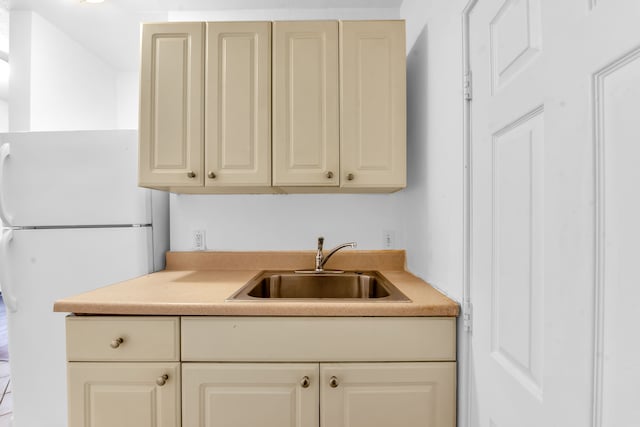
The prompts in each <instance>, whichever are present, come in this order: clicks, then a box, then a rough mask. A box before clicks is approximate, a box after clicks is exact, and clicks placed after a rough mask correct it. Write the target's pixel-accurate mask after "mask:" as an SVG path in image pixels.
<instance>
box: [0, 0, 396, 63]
mask: <svg viewBox="0 0 640 427" xmlns="http://www.w3.org/2000/svg"><path fill="white" fill-rule="evenodd" d="M3 1H5V2H6V1H7V0H0V3H2V2H3ZM8 1H9V7H10V8H11V10H33V11H34V12H36V13H38V14H39V15H40V16H42V17H43V18H45V19H46V20H48V21H49V22H51V23H52V24H54V25H55V26H56V27H58V28H60V29H61V30H62V31H64V32H65V33H67V34H68V35H69V36H71V37H72V38H73V39H75V40H77V41H78V42H79V43H81V44H83V45H84V46H85V47H87V48H88V49H90V50H91V51H93V52H95V53H96V54H98V55H99V56H100V57H101V58H102V59H103V60H104V61H105V62H107V63H108V64H109V65H110V66H111V67H113V68H115V69H116V70H119V71H135V70H137V68H138V38H139V31H140V22H153V21H160V22H162V21H166V20H167V17H168V14H169V12H176V11H180V12H183V11H215V10H231V9H233V10H250V9H334V8H335V9H352V8H356V9H357V8H364V9H370V8H371V9H373V8H385V9H386V8H392V9H398V8H400V5H401V4H402V0H106V1H105V2H104V3H101V4H89V3H83V2H81V1H80V0H8Z"/></svg>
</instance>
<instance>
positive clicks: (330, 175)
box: [327, 171, 333, 179]
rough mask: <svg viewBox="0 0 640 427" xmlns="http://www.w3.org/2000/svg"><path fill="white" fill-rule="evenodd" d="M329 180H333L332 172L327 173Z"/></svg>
mask: <svg viewBox="0 0 640 427" xmlns="http://www.w3.org/2000/svg"><path fill="white" fill-rule="evenodd" d="M327 178H328V179H331V178H333V172H331V171H329V172H327Z"/></svg>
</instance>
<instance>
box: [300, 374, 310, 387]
mask: <svg viewBox="0 0 640 427" xmlns="http://www.w3.org/2000/svg"><path fill="white" fill-rule="evenodd" d="M309 384H311V381H309V377H308V376H306V375H305V376H304V377H302V381H300V385H301V386H302V388H309Z"/></svg>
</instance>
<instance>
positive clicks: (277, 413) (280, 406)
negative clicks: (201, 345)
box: [182, 363, 319, 427]
mask: <svg viewBox="0 0 640 427" xmlns="http://www.w3.org/2000/svg"><path fill="white" fill-rule="evenodd" d="M182 374H183V379H182V390H183V391H182V408H183V409H182V410H183V416H182V420H183V426H185V427H187V426H193V427H196V426H197V427H205V426H207V427H209V426H211V427H213V426H227V427H253V426H261V427H282V426H291V427H317V426H318V410H319V407H318V400H319V398H318V393H319V389H318V365H317V364H309V363H277V364H274V363H264V364H263V363H247V364H243V363H184V364H183V365H182Z"/></svg>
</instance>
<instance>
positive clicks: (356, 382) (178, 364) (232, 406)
mask: <svg viewBox="0 0 640 427" xmlns="http://www.w3.org/2000/svg"><path fill="white" fill-rule="evenodd" d="M455 331H456V319H455V318H453V317H432V318H427V317H395V318H394V317H367V318H361V317H275V316H270V317H248V316H241V317H234V316H183V317H160V316H148V317H145V316H70V317H68V318H67V358H68V360H69V363H68V389H69V427H114V426H117V427H180V426H182V427H219V426H224V427H256V426H260V427H271V426H273V427H283V426H290V427H389V426H402V427H455V425H456V403H455V402H456V362H455V355H456V345H455V343H456V337H455ZM338 361H340V362H338Z"/></svg>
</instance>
